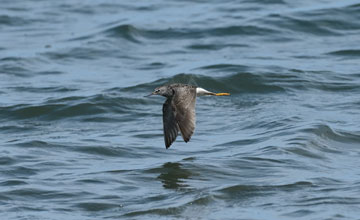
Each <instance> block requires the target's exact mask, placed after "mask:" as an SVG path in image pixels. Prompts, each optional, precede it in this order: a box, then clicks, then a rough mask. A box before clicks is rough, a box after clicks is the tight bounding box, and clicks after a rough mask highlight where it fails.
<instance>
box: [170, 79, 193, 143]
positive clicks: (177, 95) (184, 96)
mask: <svg viewBox="0 0 360 220" xmlns="http://www.w3.org/2000/svg"><path fill="white" fill-rule="evenodd" d="M170 87H171V89H172V90H173V91H174V94H173V96H171V97H168V98H167V100H166V101H165V103H164V105H163V124H164V139H165V146H166V148H169V147H170V145H171V144H172V143H173V142H174V141H175V140H176V137H177V135H178V133H179V131H180V132H181V136H182V137H183V139H184V141H185V142H188V141H189V140H190V138H191V136H192V134H193V133H194V130H195V121H196V117H195V103H196V87H195V86H191V85H183V84H174V85H171V86H170Z"/></svg>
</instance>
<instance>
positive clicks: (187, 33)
mask: <svg viewBox="0 0 360 220" xmlns="http://www.w3.org/2000/svg"><path fill="white" fill-rule="evenodd" d="M103 33H104V34H106V35H108V36H111V37H116V38H119V37H120V38H122V39H125V40H128V41H130V42H133V43H141V42H142V39H152V40H154V39H155V40H158V39H164V40H173V39H199V38H208V37H224V36H235V35H236V36H244V35H245V36H263V35H265V34H271V33H274V34H275V33H276V31H275V30H272V29H270V28H266V27H261V26H255V25H244V26H227V27H215V28H203V29H192V28H167V29H157V30H152V29H145V28H140V27H135V26H134V25H130V24H121V25H116V26H115V27H111V28H108V29H106V30H104V31H103Z"/></svg>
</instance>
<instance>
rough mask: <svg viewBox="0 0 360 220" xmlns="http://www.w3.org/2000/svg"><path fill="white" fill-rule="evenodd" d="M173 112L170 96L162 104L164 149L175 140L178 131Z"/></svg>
mask: <svg viewBox="0 0 360 220" xmlns="http://www.w3.org/2000/svg"><path fill="white" fill-rule="evenodd" d="M175 114H176V113H175V110H174V109H173V107H172V105H171V98H168V99H167V100H166V101H165V103H164V105H163V124H164V140H165V146H166V149H167V148H169V147H170V145H171V144H172V143H173V142H174V141H175V140H176V137H177V135H178V133H179V128H178V125H177V123H176V118H175Z"/></svg>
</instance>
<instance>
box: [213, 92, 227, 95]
mask: <svg viewBox="0 0 360 220" xmlns="http://www.w3.org/2000/svg"><path fill="white" fill-rule="evenodd" d="M223 95H230V93H227V92H222V93H216V96H223Z"/></svg>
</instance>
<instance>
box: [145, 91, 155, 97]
mask: <svg viewBox="0 0 360 220" xmlns="http://www.w3.org/2000/svg"><path fill="white" fill-rule="evenodd" d="M152 95H155V94H154V93H153V92H152V93H150V94H149V95H145V96H144V97H149V96H152Z"/></svg>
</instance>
